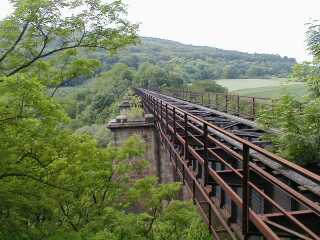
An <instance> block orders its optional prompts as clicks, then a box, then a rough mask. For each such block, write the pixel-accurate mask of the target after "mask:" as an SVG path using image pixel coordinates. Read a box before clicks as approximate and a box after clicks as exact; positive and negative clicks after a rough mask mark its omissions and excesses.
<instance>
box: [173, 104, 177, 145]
mask: <svg viewBox="0 0 320 240" xmlns="http://www.w3.org/2000/svg"><path fill="white" fill-rule="evenodd" d="M172 113H173V145H175V144H176V143H177V127H176V108H175V107H174V108H173V110H172Z"/></svg>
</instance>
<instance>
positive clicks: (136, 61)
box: [104, 38, 296, 81]
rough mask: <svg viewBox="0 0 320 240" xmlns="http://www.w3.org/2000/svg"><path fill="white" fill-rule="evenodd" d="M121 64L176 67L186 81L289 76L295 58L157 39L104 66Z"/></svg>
mask: <svg viewBox="0 0 320 240" xmlns="http://www.w3.org/2000/svg"><path fill="white" fill-rule="evenodd" d="M112 62H121V63H125V64H127V65H128V66H129V67H133V68H137V67H138V66H139V65H141V64H143V63H144V62H149V63H153V64H156V65H160V66H161V67H162V68H171V69H172V68H174V69H175V70H176V71H177V72H179V73H180V75H181V76H182V77H183V79H184V80H185V81H193V80H206V79H221V78H257V77H258V78H259V77H260V78H264V77H271V76H277V77H287V75H288V74H289V72H290V70H291V67H292V65H293V64H295V63H296V62H295V59H292V58H287V57H283V58H282V57H280V56H279V55H271V54H248V53H243V52H238V51H228V50H222V49H218V48H213V47H199V46H192V45H184V44H181V43H178V42H174V41H169V40H161V39H156V38H142V41H141V44H139V45H136V46H130V47H128V48H127V49H125V50H122V51H121V52H120V54H119V55H117V56H116V57H114V58H111V59H105V60H104V63H105V64H108V63H112Z"/></svg>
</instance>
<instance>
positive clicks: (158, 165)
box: [107, 101, 190, 199]
mask: <svg viewBox="0 0 320 240" xmlns="http://www.w3.org/2000/svg"><path fill="white" fill-rule="evenodd" d="M129 107H130V104H128V102H127V101H124V102H123V103H122V104H121V105H120V115H119V116H118V117H117V118H116V119H113V120H111V121H110V122H109V123H108V125H107V127H108V128H109V129H110V130H111V131H112V135H113V136H112V143H113V144H114V145H115V146H120V145H121V144H122V143H123V142H124V141H125V140H126V139H127V138H128V137H130V136H132V135H138V136H140V137H141V138H142V139H143V141H144V143H145V153H144V156H143V159H145V160H148V161H150V167H149V169H148V170H147V171H146V175H153V176H157V178H158V180H159V183H170V182H174V181H179V178H178V177H177V174H176V172H175V170H174V168H173V166H172V164H171V160H170V156H169V153H168V151H167V150H165V149H164V146H163V145H162V144H161V141H160V136H159V133H158V132H157V129H156V128H155V126H154V117H153V115H152V114H144V117H142V118H139V119H134V120H129V119H128V117H127V113H128V112H129V111H130V110H128V108H129ZM183 188H184V187H183ZM178 198H179V199H190V196H189V194H188V193H187V191H186V190H185V189H182V191H181V193H179V196H178Z"/></svg>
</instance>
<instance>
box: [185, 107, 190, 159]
mask: <svg viewBox="0 0 320 240" xmlns="http://www.w3.org/2000/svg"><path fill="white" fill-rule="evenodd" d="M188 152H189V143H188V114H187V113H185V114H184V160H187V159H188Z"/></svg>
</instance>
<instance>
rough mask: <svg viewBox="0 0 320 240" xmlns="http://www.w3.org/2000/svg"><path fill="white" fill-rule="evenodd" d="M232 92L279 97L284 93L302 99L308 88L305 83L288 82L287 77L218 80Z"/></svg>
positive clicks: (244, 94) (243, 94)
mask: <svg viewBox="0 0 320 240" xmlns="http://www.w3.org/2000/svg"><path fill="white" fill-rule="evenodd" d="M216 82H217V83H218V84H220V85H222V86H224V87H226V88H228V90H229V91H230V92H233V93H237V94H240V95H242V96H253V97H272V98H277V97H280V96H281V95H284V94H289V95H292V96H295V97H296V98H297V99H302V97H303V96H304V95H306V93H307V90H306V87H305V85H304V83H298V82H288V81H287V79H285V78H273V79H222V80H217V81H216Z"/></svg>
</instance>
